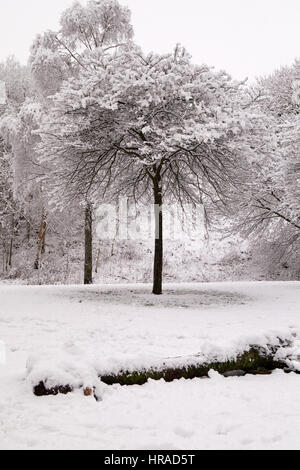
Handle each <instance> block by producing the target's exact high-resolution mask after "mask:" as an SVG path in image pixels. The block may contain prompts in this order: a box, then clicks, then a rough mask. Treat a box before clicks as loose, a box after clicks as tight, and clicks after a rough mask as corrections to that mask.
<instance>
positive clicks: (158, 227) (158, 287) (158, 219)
mask: <svg viewBox="0 0 300 470" xmlns="http://www.w3.org/2000/svg"><path fill="white" fill-rule="evenodd" d="M154 203H155V209H154V210H155V251H154V270H153V294H155V295H161V294H162V274H163V210H162V204H163V200H162V187H161V178H160V177H157V179H156V180H155V181H154Z"/></svg>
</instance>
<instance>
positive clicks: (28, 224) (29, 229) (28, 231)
mask: <svg viewBox="0 0 300 470" xmlns="http://www.w3.org/2000/svg"><path fill="white" fill-rule="evenodd" d="M30 231H31V227H30V223H29V222H28V221H27V233H26V238H27V243H29V242H30Z"/></svg>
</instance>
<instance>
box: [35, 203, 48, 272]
mask: <svg viewBox="0 0 300 470" xmlns="http://www.w3.org/2000/svg"><path fill="white" fill-rule="evenodd" d="M46 231H47V215H46V213H45V212H44V211H43V213H42V220H41V224H40V230H39V235H38V246H37V253H36V258H35V262H34V269H39V268H40V256H41V254H43V253H44V251H45V236H46Z"/></svg>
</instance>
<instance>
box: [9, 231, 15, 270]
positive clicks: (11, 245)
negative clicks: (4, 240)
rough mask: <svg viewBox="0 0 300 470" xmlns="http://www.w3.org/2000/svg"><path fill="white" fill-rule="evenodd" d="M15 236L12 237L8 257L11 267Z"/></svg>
mask: <svg viewBox="0 0 300 470" xmlns="http://www.w3.org/2000/svg"><path fill="white" fill-rule="evenodd" d="M13 243H14V240H13V237H11V239H10V245H9V257H8V266H9V267H10V268H11V267H12V255H13Z"/></svg>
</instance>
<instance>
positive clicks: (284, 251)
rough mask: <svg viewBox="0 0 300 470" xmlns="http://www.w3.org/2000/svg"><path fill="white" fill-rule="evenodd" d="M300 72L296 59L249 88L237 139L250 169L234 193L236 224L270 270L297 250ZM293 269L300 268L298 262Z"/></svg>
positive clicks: (299, 243)
mask: <svg viewBox="0 0 300 470" xmlns="http://www.w3.org/2000/svg"><path fill="white" fill-rule="evenodd" d="M299 71H300V63H299V61H297V62H295V64H294V65H293V66H292V67H285V68H282V69H280V70H278V71H276V72H275V73H274V74H273V75H271V76H270V77H267V78H264V79H262V80H260V81H259V82H258V84H257V86H256V87H255V88H254V90H249V93H248V97H247V99H248V101H249V106H247V113H248V114H247V129H248V132H247V133H246V134H244V136H243V141H242V142H241V155H242V154H244V155H245V161H247V162H248V170H247V171H246V172H245V174H244V184H243V186H242V189H243V190H242V191H239V192H237V193H236V194H235V197H234V198H233V201H234V205H233V211H234V213H235V218H236V216H238V219H239V221H238V228H239V229H240V230H241V231H242V232H243V233H244V234H245V235H246V236H247V237H250V240H251V239H253V240H254V245H255V246H256V251H257V247H258V246H259V247H260V248H261V250H260V253H259V256H260V257H261V252H263V253H264V255H265V256H264V257H263V259H264V264H265V265H266V264H268V265H269V267H270V268H271V270H272V271H274V270H275V269H276V266H279V265H280V264H281V265H286V264H287V263H289V261H291V260H293V263H295V261H294V260H296V259H297V257H298V254H299V251H300V204H299V194H300V179H299V178H300V171H299V169H300V153H299V144H300V127H299V126H300V101H299V82H298V77H299ZM247 99H245V102H246V101H247ZM241 176H242V175H241ZM258 239H259V244H258V243H257V241H258ZM266 260H267V263H266ZM294 268H295V269H296V271H297V270H298V272H299V264H298V266H297V262H296V263H295V266H294Z"/></svg>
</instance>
